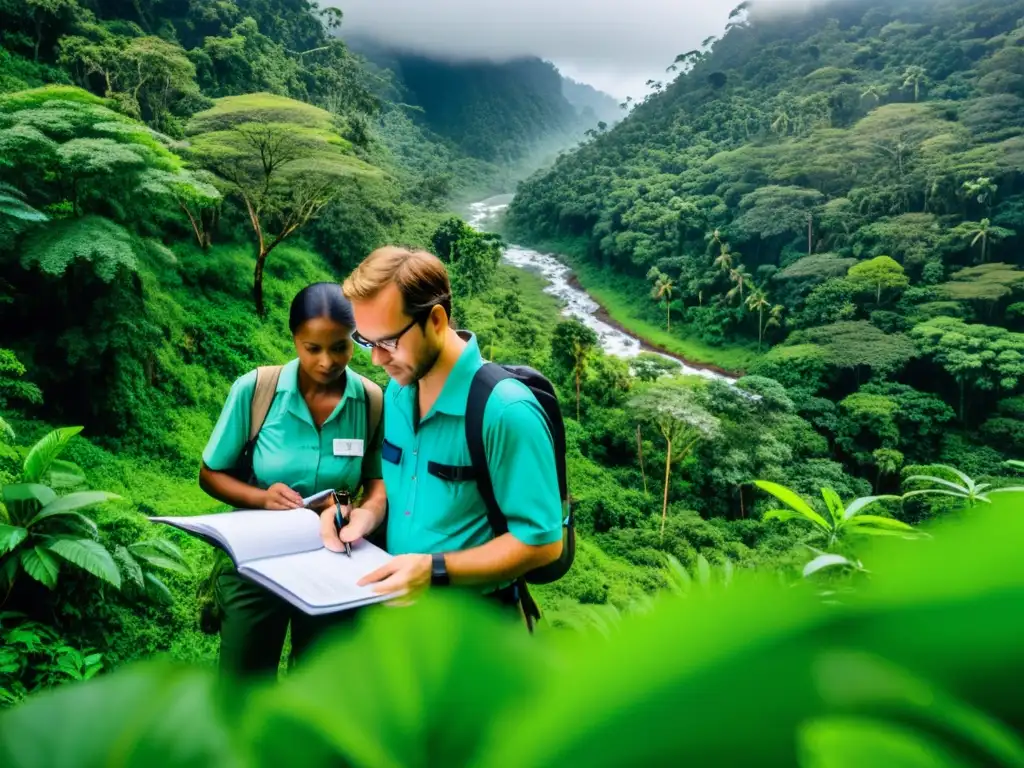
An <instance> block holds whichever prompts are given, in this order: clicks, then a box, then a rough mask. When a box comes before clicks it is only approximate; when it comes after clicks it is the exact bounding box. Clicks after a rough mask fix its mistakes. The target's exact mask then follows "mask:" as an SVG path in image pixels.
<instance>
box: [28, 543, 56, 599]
mask: <svg viewBox="0 0 1024 768" xmlns="http://www.w3.org/2000/svg"><path fill="white" fill-rule="evenodd" d="M21 567H22V568H24V569H25V573H27V574H28V575H29V576H31V577H32V578H33V579H35V580H36V581H38V582H39V583H40V584H42V585H43V586H45V587H46V588H47V589H53V588H54V587H56V586H57V574H58V573H59V572H60V563H58V562H57V561H56V560H55V559H54V557H53V555H51V554H50V553H49V552H47V551H46V550H45V549H43V548H42V547H33V548H32V549H23V550H22V551H21Z"/></svg>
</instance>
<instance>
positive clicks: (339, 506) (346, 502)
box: [334, 491, 352, 557]
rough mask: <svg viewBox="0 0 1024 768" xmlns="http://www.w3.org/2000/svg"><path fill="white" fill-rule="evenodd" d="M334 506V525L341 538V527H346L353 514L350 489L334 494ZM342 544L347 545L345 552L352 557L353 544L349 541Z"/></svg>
mask: <svg viewBox="0 0 1024 768" xmlns="http://www.w3.org/2000/svg"><path fill="white" fill-rule="evenodd" d="M334 507H335V511H334V527H335V529H336V531H337V533H338V534H339V538H340V534H341V529H342V528H344V527H345V524H346V523H347V522H348V520H349V517H351V514H352V509H351V505H350V499H349V495H348V491H342V492H341V493H340V494H339V493H335V494H334ZM342 544H343V545H344V547H345V554H346V555H348V556H349V557H352V545H351V544H350V543H349V542H347V541H343V542H342Z"/></svg>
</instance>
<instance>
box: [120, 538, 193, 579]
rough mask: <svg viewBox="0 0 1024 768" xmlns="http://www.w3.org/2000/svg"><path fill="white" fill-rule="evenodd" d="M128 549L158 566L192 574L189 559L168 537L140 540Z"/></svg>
mask: <svg viewBox="0 0 1024 768" xmlns="http://www.w3.org/2000/svg"><path fill="white" fill-rule="evenodd" d="M128 549H129V550H130V551H131V553H132V554H133V555H134V556H135V557H136V558H141V559H143V560H145V561H146V562H147V563H149V564H150V565H152V566H154V567H156V568H163V569H165V570H169V571H174V572H175V573H180V574H181V575H183V576H191V575H192V568H191V567H190V566H189V564H188V560H186V559H185V555H184V554H182V551H181V550H180V549H178V547H176V546H175V545H174V544H172V543H171V542H169V541H167V540H166V539H150V540H148V541H139V542H136V543H135V544H132V545H131V546H130V547H128Z"/></svg>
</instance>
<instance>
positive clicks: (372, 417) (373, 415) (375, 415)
mask: <svg viewBox="0 0 1024 768" xmlns="http://www.w3.org/2000/svg"><path fill="white" fill-rule="evenodd" d="M359 378H361V379H362V380H363V390H364V391H365V392H366V442H367V449H369V447H370V446H371V445H373V443H374V442H375V441H376V438H377V428H378V427H379V426H380V415H381V413H382V412H383V411H384V392H383V391H382V390H381V388H380V386H379V385H378V384H376V383H375V382H373V381H370V380H369V379H368V378H366V377H365V376H363V375H362V374H359Z"/></svg>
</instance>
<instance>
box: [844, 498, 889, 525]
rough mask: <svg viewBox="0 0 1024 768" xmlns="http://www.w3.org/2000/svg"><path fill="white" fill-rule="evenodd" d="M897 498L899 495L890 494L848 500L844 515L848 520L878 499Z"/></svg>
mask: <svg viewBox="0 0 1024 768" xmlns="http://www.w3.org/2000/svg"><path fill="white" fill-rule="evenodd" d="M898 498H900V497H899V496H892V495H884V496H862V497H861V498H859V499H854V500H853V501H851V502H850V504H849V506H847V508H846V514H845V517H846V519H847V520H849V519H850V518H852V517H854V516H856V515H858V514H860V511H861V510H862V509H866V508H867V507H869V506H871V505H872V504H875V503H877V502H879V501H885V500H888V499H898Z"/></svg>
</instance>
